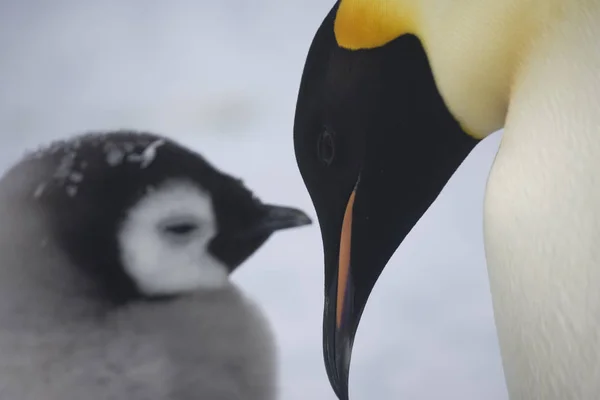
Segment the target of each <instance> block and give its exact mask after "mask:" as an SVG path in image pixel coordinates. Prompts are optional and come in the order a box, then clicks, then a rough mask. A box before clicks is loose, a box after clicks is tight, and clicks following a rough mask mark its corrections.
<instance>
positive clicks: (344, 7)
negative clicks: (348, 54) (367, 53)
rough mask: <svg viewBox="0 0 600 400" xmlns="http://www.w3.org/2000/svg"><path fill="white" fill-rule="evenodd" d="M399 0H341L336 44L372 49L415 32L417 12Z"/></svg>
mask: <svg viewBox="0 0 600 400" xmlns="http://www.w3.org/2000/svg"><path fill="white" fill-rule="evenodd" d="M404 3H405V2H404V1H403V0H341V2H340V6H339V8H338V11H337V14H336V18H335V23H334V28H333V29H334V32H335V37H336V40H337V42H338V45H339V46H341V47H343V48H346V49H349V50H359V49H372V48H376V47H380V46H383V45H385V44H386V43H389V42H391V41H392V40H394V39H396V38H397V37H398V36H401V35H404V34H406V33H416V32H415V28H416V25H417V23H416V19H417V15H416V14H417V13H416V10H415V6H414V3H415V2H414V1H411V2H410V3H411V4H413V5H412V6H407V5H405V4H404Z"/></svg>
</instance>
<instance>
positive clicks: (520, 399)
mask: <svg viewBox="0 0 600 400" xmlns="http://www.w3.org/2000/svg"><path fill="white" fill-rule="evenodd" d="M599 27H600V2H598V1H596V0H572V1H566V0H548V1H543V0H531V1H517V0H501V1H491V0H489V1H488V0H481V1H455V0H372V1H370V0H340V1H338V2H337V3H336V4H335V5H334V7H333V8H332V9H331V11H330V13H329V14H328V15H327V17H326V18H325V19H324V21H323V23H322V24H321V26H320V28H319V30H318V31H317V33H316V34H315V37H314V39H313V42H312V44H311V47H310V49H309V51H308V54H307V58H306V63H305V68H304V72H303V76H302V81H301V84H300V90H299V93H298V101H297V105H296V114H295V122H294V144H295V152H296V160H297V162H298V167H299V170H300V173H301V174H302V176H303V179H304V183H305V185H306V187H307V190H308V192H309V194H310V196H311V198H312V201H313V204H314V206H315V209H316V213H317V215H318V217H319V226H320V227H321V233H322V239H323V248H324V254H325V257H324V267H325V291H326V293H325V307H324V308H325V311H324V321H323V327H324V335H323V339H324V358H325V362H326V367H327V373H328V377H329V379H330V382H331V384H332V387H333V389H334V391H335V392H336V394H337V395H338V397H339V398H340V399H348V398H349V397H348V396H349V394H348V377H349V365H350V359H351V350H352V343H353V341H354V337H355V334H356V332H357V328H358V325H359V321H360V319H361V316H362V312H363V310H364V308H365V305H366V303H367V300H368V298H369V295H370V293H371V290H372V289H373V288H374V286H375V284H376V282H377V280H378V279H379V277H380V274H381V273H382V271H383V269H384V267H385V266H386V265H387V263H388V261H389V259H390V257H391V256H392V254H393V253H394V251H396V249H397V248H398V246H399V245H401V243H402V242H403V241H404V239H405V238H406V237H407V235H408V234H409V233H410V231H411V230H412V228H413V227H414V226H415V224H417V223H418V221H419V220H420V218H421V217H422V216H423V214H424V213H425V212H426V211H427V209H428V208H429V207H430V205H431V204H432V203H433V202H434V201H435V199H436V198H437V196H438V195H439V194H440V193H441V191H442V190H443V188H444V187H445V185H446V183H447V182H448V180H449V179H450V178H451V177H452V175H453V174H454V172H455V171H456V169H457V168H458V167H459V166H460V165H461V163H462V162H463V161H464V159H465V158H466V157H467V155H468V154H469V153H470V152H471V150H472V149H473V148H474V147H475V146H476V145H477V143H478V142H479V141H480V140H481V139H483V138H485V137H486V136H487V135H489V134H491V133H493V132H494V131H496V130H497V129H500V128H502V127H504V132H503V136H502V141H501V143H500V146H499V148H498V152H497V153H496V156H495V159H494V162H493V165H492V168H491V171H490V174H489V177H488V180H487V185H486V190H485V200H484V214H483V219H484V224H483V237H484V243H485V254H486V262H487V268H488V274H489V278H490V279H489V283H490V292H491V296H492V304H493V308H494V319H495V323H496V328H497V334H498V342H499V347H500V353H501V356H502V364H503V369H504V375H505V379H506V387H507V391H508V394H509V397H510V399H511V400H529V399H543V400H563V399H577V400H588V399H596V398H598V393H600V383H599V382H600V380H599V379H598V375H599V371H600V356H599V355H600V295H599V293H600V268H599V264H598V260H600V247H598V245H597V243H598V240H599V238H600V212H599V211H600V208H599V207H598V204H600V190H599V189H598V188H599V186H598V185H597V184H596V180H597V179H596V175H597V171H598V168H599V167H600V165H599V163H598V160H600V142H599V141H598V138H599V136H598V127H599V126H600V118H599V115H600V114H598V112H597V109H598V105H599V104H600V102H599V99H600V95H599V94H600V75H599V74H598V71H599V70H600V46H598V44H597V42H598V41H597V37H598V35H600V28H599Z"/></svg>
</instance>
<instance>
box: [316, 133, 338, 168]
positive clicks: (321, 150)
mask: <svg viewBox="0 0 600 400" xmlns="http://www.w3.org/2000/svg"><path fill="white" fill-rule="evenodd" d="M317 155H318V157H319V160H321V162H322V163H323V164H325V165H326V166H330V165H331V163H332V162H333V160H334V158H335V142H334V137H333V134H332V133H331V132H330V130H329V129H327V128H325V129H323V131H322V132H321V134H320V135H319V139H318V143H317Z"/></svg>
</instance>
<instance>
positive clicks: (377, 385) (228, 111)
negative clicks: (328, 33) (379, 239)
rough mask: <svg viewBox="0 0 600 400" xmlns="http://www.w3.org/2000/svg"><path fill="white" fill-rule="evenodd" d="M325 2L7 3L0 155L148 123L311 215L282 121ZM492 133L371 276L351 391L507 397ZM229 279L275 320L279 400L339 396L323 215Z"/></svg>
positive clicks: (5, 157)
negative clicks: (494, 263) (495, 311)
mask: <svg viewBox="0 0 600 400" xmlns="http://www.w3.org/2000/svg"><path fill="white" fill-rule="evenodd" d="M333 3H334V1H333V0H303V1H298V0H285V1H278V0H252V1H250V0H212V1H207V0H194V1H192V0H171V1H168V2H167V1H156V0H103V1H91V0H53V1H52V2H50V1H45V0H3V1H1V2H0V171H4V170H5V169H6V167H8V166H9V165H10V164H11V163H13V162H15V161H16V160H17V159H18V158H19V157H20V156H21V155H22V154H23V152H24V151H25V150H26V149H28V148H32V147H37V146H38V145H40V144H42V143H44V142H47V141H49V140H52V139H55V138H58V137H67V136H70V135H72V134H76V133H81V132H83V131H86V130H99V129H119V128H130V129H138V130H151V131H153V132H155V133H159V134H163V135H166V136H170V137H172V138H174V139H176V140H178V141H179V142H181V143H183V144H186V145H188V146H190V147H192V148H193V149H194V150H196V151H198V152H200V153H202V154H203V155H204V156H205V157H207V158H208V159H209V160H210V161H211V162H213V163H214V164H215V165H216V166H217V167H219V168H220V169H223V170H225V171H227V172H229V173H231V174H233V175H236V176H240V177H242V178H243V180H244V181H245V182H246V183H247V184H248V186H249V187H250V188H252V189H254V190H255V192H256V193H257V195H259V196H260V197H261V198H262V199H264V200H265V201H268V202H280V203H283V204H289V205H295V206H298V207H301V208H303V209H304V210H306V211H307V212H309V214H310V215H312V216H313V217H314V210H313V207H312V204H311V202H310V199H309V197H308V194H307V192H306V190H305V188H304V185H303V183H302V180H301V177H300V175H299V173H298V170H297V167H296V161H295V158H294V152H293V143H292V126H293V117H294V107H295V102H296V95H297V89H298V85H299V82H300V77H301V73H302V69H303V66H304V59H305V56H306V53H307V51H308V47H309V45H310V42H311V40H312V38H313V35H314V33H315V32H316V30H317V28H318V26H319V25H320V23H321V21H322V19H323V18H324V16H325V15H326V14H327V12H328V11H329V9H330V8H331V6H332V5H333ZM499 135H500V132H498V133H496V134H495V135H493V136H492V137H490V138H488V139H486V140H485V141H484V142H482V143H481V144H480V145H479V146H478V147H477V148H476V149H475V151H474V152H473V153H472V154H471V156H470V157H469V158H468V159H467V161H466V162H465V163H464V164H463V165H462V167H461V168H460V169H459V171H458V172H457V174H456V175H455V176H454V177H453V179H452V180H451V181H450V183H449V184H448V186H447V187H446V189H445V190H444V191H443V193H442V194H441V196H440V197H439V198H438V200H437V201H436V203H435V204H434V205H433V207H432V208H431V209H430V210H429V211H428V212H427V214H426V215H425V216H424V218H423V219H422V220H421V221H420V222H419V224H418V225H417V226H416V227H415V229H414V230H413V231H412V232H411V234H410V235H409V237H408V238H407V239H406V241H405V242H404V243H403V244H402V246H401V247H400V249H399V250H398V251H397V252H396V254H395V255H394V257H393V258H392V260H391V261H390V265H389V266H388V268H387V269H386V270H385V271H384V273H383V275H382V277H381V279H380V280H379V283H378V284H377V286H376V287H375V290H374V292H373V294H372V296H371V299H370V301H369V303H368V305H367V308H366V310H365V313H364V316H363V319H362V323H361V326H360V328H359V331H358V335H357V338H356V342H355V350H354V355H353V362H352V367H351V373H350V393H351V398H352V399H353V400H360V399H371V398H375V399H381V400H385V399H401V398H403V399H416V400H418V399H461V400H471V399H472V400H481V399H486V400H504V399H506V398H507V394H506V389H505V385H504V379H503V375H502V366H501V361H500V356H499V350H498V345H497V337H496V333H495V326H494V321H493V315H492V306H491V297H490V294H489V286H488V282H487V271H486V266H485V258H484V248H483V235H482V201H483V195H484V189H485V181H486V178H487V174H488V171H489V168H490V166H491V163H492V160H493V157H494V154H495V151H496V149H497V146H498V141H499V138H500V136H499ZM315 221H316V218H315ZM234 279H235V280H236V281H237V282H238V283H239V284H240V285H241V286H242V287H243V288H244V290H245V291H246V292H247V293H248V294H249V296H252V297H253V298H255V299H256V300H257V301H258V302H259V303H260V304H261V306H262V307H263V309H264V310H265V313H266V314H267V316H268V317H269V318H270V319H271V321H272V324H273V326H274V328H275V331H276V334H277V339H278V342H279V346H280V362H281V368H282V375H281V393H282V396H281V399H282V400H300V399H302V400H304V399H313V400H333V399H335V397H334V395H333V392H332V391H331V389H330V387H329V383H328V381H327V377H326V374H325V368H324V366H323V360H322V348H321V318H322V307H323V287H322V285H323V269H322V248H321V243H320V233H319V231H318V225H317V223H316V222H315V224H314V225H313V226H311V227H309V228H303V229H298V230H292V231H286V232H283V233H279V234H277V235H275V236H274V237H273V238H271V239H270V241H269V242H268V243H267V245H265V246H264V247H263V248H262V249H261V250H260V251H259V252H258V253H257V254H256V255H255V256H253V257H252V258H251V259H250V260H249V261H248V262H247V263H246V264H245V265H244V267H243V268H241V269H240V270H239V271H238V272H236V274H235V276H234ZM0 356H1V355H0Z"/></svg>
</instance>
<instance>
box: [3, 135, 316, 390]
mask: <svg viewBox="0 0 600 400" xmlns="http://www.w3.org/2000/svg"><path fill="white" fill-rule="evenodd" d="M307 224H310V219H309V218H308V217H307V216H306V214H304V213H303V212H302V211H300V210H297V209H294V208H289V207H283V206H275V205H267V204H264V203H263V202H261V201H260V200H259V199H258V198H256V197H255V196H254V195H253V194H252V193H251V192H250V191H249V190H248V189H246V188H245V186H244V185H243V184H242V183H241V181H239V180H238V179H235V178H233V177H231V176H229V175H227V174H225V173H223V172H220V171H218V170H217V169H216V168H214V167H213V166H211V165H210V164H209V163H208V162H207V161H206V160H205V159H204V158H203V157H201V156H200V155H199V154H197V153H195V152H192V151H191V150H189V149H186V148H184V147H183V146H181V145H179V144H177V143H176V142H174V141H172V140H170V139H167V138H165V137H162V136H157V135H154V134H150V133H142V132H129V131H119V132H107V133H88V134H84V135H81V136H77V137H74V138H71V139H69V140H65V141H59V142H56V143H54V144H52V145H50V146H49V147H46V148H43V149H41V150H40V151H37V152H34V153H31V154H29V155H27V156H26V157H25V158H24V159H23V160H21V161H20V162H19V163H18V164H16V165H15V166H14V167H13V168H11V169H10V170H9V171H8V172H7V173H6V174H5V175H4V177H3V178H2V179H1V180H0V254H1V260H0V398H2V399H10V400H80V399H87V398H89V399H94V400H115V399H128V400H150V399H152V400H200V399H202V400H205V399H206V400H208V399H211V400H246V399H247V400H265V399H274V398H276V395H277V388H276V383H277V382H276V381H277V371H276V367H277V363H276V346H275V343H274V337H273V334H272V331H271V328H270V326H269V323H268V321H266V319H265V318H264V317H263V315H262V313H261V311H260V309H259V308H258V307H257V305H255V304H254V302H253V301H251V300H250V299H247V298H246V297H245V296H244V294H243V293H242V292H241V291H240V290H239V289H238V288H236V286H235V285H234V284H233V283H231V282H230V281H229V275H230V274H231V273H232V271H234V270H235V269H236V268H237V267H238V266H239V265H240V264H241V263H242V262H244V260H246V259H247V258H248V257H250V256H251V255H252V254H253V253H254V252H255V251H256V250H257V249H259V248H260V247H261V246H262V244H263V243H264V242H265V241H266V240H267V238H268V237H269V236H270V235H271V234H272V233H273V232H275V231H277V230H280V229H285V228H292V227H298V226H302V225H307Z"/></svg>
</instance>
